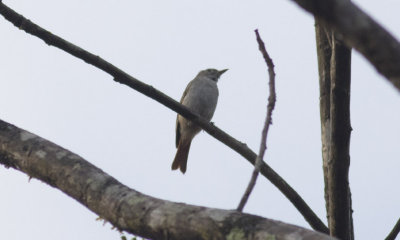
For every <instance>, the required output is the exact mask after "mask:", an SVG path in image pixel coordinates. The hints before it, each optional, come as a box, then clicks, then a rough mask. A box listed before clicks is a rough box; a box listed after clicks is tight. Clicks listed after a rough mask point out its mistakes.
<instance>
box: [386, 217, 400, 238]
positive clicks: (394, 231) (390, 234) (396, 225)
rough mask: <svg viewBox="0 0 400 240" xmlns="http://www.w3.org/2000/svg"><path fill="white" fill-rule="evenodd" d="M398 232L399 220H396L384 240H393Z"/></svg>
mask: <svg viewBox="0 0 400 240" xmlns="http://www.w3.org/2000/svg"><path fill="white" fill-rule="evenodd" d="M399 232H400V218H399V220H397V222H396V224H395V225H394V227H393V229H392V231H391V232H390V233H389V235H388V236H387V237H386V238H385V240H395V239H396V237H397V235H398V234H399Z"/></svg>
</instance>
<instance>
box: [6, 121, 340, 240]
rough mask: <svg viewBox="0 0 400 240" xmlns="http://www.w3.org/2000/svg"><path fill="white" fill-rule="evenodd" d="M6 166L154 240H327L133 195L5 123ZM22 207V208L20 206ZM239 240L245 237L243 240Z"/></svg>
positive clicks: (90, 167)
mask: <svg viewBox="0 0 400 240" xmlns="http://www.w3.org/2000/svg"><path fill="white" fill-rule="evenodd" d="M0 164H3V165H5V166H8V167H12V168H14V169H16V170H19V171H21V172H24V173H26V174H27V175H29V176H31V177H33V178H36V179H39V180H41V181H43V182H45V183H47V184H49V185H51V186H53V187H56V188H57V189H59V190H61V191H63V192H64V193H65V194H67V195H69V196H70V197H72V198H74V199H75V200H77V201H78V202H80V203H81V204H82V205H84V206H86V207H87V208H89V209H90V210H91V211H93V212H95V213H96V214H97V215H99V216H100V217H101V218H102V219H104V220H105V221H107V222H109V223H110V224H112V225H113V226H114V227H115V228H116V229H118V230H121V231H127V232H130V233H132V234H135V235H139V236H142V237H145V238H149V239H170V240H187V239H199V240H200V239H202V240H208V239H209V240H211V239H213V240H222V239H233V238H235V239H238V238H242V237H244V236H246V239H249V240H256V239H284V240H289V239H293V236H295V238H296V239H304V240H306V239H308V240H312V239H326V240H334V238H332V237H329V236H328V235H325V234H322V233H318V232H314V231H311V230H307V229H305V228H301V227H297V226H294V225H291V224H285V223H282V222H279V221H274V220H270V219H266V218H262V217H259V216H255V215H250V214H244V213H238V212H237V211H232V210H222V209H215V208H207V207H200V206H193V205H189V204H184V203H175V202H171V201H166V200H162V199H158V198H154V197H151V196H147V195H145V194H142V193H140V192H138V191H136V190H134V189H130V188H128V187H127V186H125V185H123V184H122V183H120V182H118V181H117V180H116V179H115V178H113V177H111V176H110V175H108V174H107V173H105V172H103V171H102V170H101V169H99V168H97V167H96V166H94V165H92V164H91V163H89V162H87V161H86V160H85V159H83V158H82V157H80V156H78V155H76V154H74V153H72V152H70V151H68V150H66V149H63V148H62V147H60V146H57V145H56V144H54V143H52V142H49V141H47V140H46V139H43V138H41V137H39V136H37V135H35V134H32V133H30V132H27V131H24V130H23V129H20V128H18V127H16V126H13V125H11V124H9V123H6V122H4V121H2V120H0ZM15 207H17V206H15ZM238 236H239V237H238Z"/></svg>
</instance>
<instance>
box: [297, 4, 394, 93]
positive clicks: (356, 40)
mask: <svg viewBox="0 0 400 240" xmlns="http://www.w3.org/2000/svg"><path fill="white" fill-rule="evenodd" d="M292 1H294V2H296V3H297V4H298V5H300V6H301V7H302V8H304V9H305V10H307V11H308V12H310V13H312V14H313V15H314V16H315V17H316V18H317V19H318V20H320V21H322V22H323V23H324V25H326V26H328V27H330V28H332V29H333V30H334V31H335V32H336V33H338V36H339V38H341V39H343V41H344V42H345V43H346V44H347V45H348V46H350V47H353V48H355V49H356V50H357V51H359V52H360V53H361V54H362V55H363V56H364V57H365V58H366V59H368V61H369V62H370V63H371V64H372V65H373V66H374V67H375V68H376V70H377V71H378V72H380V73H381V74H382V75H384V76H385V77H386V78H387V79H388V80H389V81H390V82H391V83H392V84H393V85H394V86H395V87H396V88H397V89H398V90H400V68H399V66H400V43H399V42H398V41H397V40H396V38H394V37H393V36H392V35H391V34H390V33H389V32H388V31H387V30H386V29H384V28H383V27H382V26H381V25H380V24H379V23H377V22H376V21H375V20H373V19H372V18H371V17H370V16H368V15H367V14H366V13H365V12H364V11H362V10H361V9H360V8H359V7H358V6H357V5H355V4H354V2H351V1H349V0H324V1H321V0H292Z"/></svg>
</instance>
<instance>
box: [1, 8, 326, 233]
mask: <svg viewBox="0 0 400 240" xmlns="http://www.w3.org/2000/svg"><path fill="white" fill-rule="evenodd" d="M0 14H1V15H3V16H4V18H6V19H7V20H8V21H10V22H11V23H13V24H14V25H15V26H16V27H17V28H19V29H21V30H24V31H25V32H27V33H29V34H32V35H34V36H36V37H38V38H40V39H42V40H43V41H45V43H47V44H48V45H50V46H55V47H57V48H60V49H62V50H64V51H65V52H67V53H69V54H71V55H73V56H75V57H77V58H79V59H82V60H84V61H85V62H86V63H88V64H91V65H93V66H95V67H97V68H99V69H101V70H103V71H105V72H107V73H109V74H110V75H111V76H113V77H114V80H115V81H116V82H119V83H121V84H124V85H127V86H129V87H131V88H133V89H135V90H136V91H138V92H140V93H142V94H144V95H146V96H148V97H150V98H152V99H154V100H156V101H157V102H159V103H161V104H163V105H164V106H166V107H168V108H169V109H171V110H173V111H175V112H177V113H179V114H180V115H182V116H184V117H185V118H187V119H189V120H191V121H193V122H195V123H196V124H198V125H199V126H200V127H201V128H203V129H204V130H205V131H206V132H207V133H209V134H210V135H211V136H213V137H214V138H216V139H218V140H219V141H221V142H222V143H224V144H225V145H227V146H228V147H230V148H231V149H233V150H234V151H236V152H237V153H239V154H240V155H242V156H243V157H244V158H246V159H247V160H248V161H249V162H250V163H252V164H253V165H254V163H255V159H256V157H257V155H256V154H255V153H254V152H253V151H252V150H251V149H249V148H248V147H247V146H246V144H244V143H241V142H239V141H238V140H236V139H234V138H233V137H231V136H230V135H228V134H227V133H225V132H224V131H222V130H221V129H219V128H217V127H216V126H214V125H213V124H210V123H209V122H208V121H206V120H205V119H203V118H201V117H199V116H198V115H196V114H194V113H192V112H191V111H190V110H189V109H188V108H186V107H185V106H183V105H181V104H180V103H178V102H177V101H175V100H174V99H172V98H170V97H168V96H167V95H165V94H164V93H162V92H160V91H159V90H157V89H155V88H154V87H152V86H150V85H147V84H145V83H143V82H141V81H139V80H137V79H136V78H134V77H132V76H130V75H128V74H127V73H125V72H124V71H122V70H120V69H119V68H117V67H116V66H114V65H112V64H110V63H108V62H107V61H105V60H104V59H102V58H100V57H99V56H96V55H94V54H92V53H90V52H88V51H86V50H84V49H82V48H80V47H78V46H76V45H74V44H72V43H70V42H68V41H66V40H64V39H62V38H60V37H58V36H56V35H54V34H52V33H50V32H49V31H47V30H45V29H43V28H41V27H40V26H38V25H36V24H34V23H32V22H31V21H30V20H28V19H26V18H25V17H23V16H22V15H20V14H18V13H16V12H15V11H14V10H12V9H11V8H9V7H7V6H6V5H5V4H3V3H2V2H1V1H0ZM260 172H261V174H262V175H264V176H265V177H266V178H267V179H268V180H269V181H271V182H272V183H273V184H274V185H275V186H276V187H277V188H278V189H279V190H280V191H281V192H282V193H283V194H284V195H285V196H286V197H287V198H288V199H289V201H290V202H292V203H293V205H294V206H295V207H296V208H297V210H298V211H299V212H300V213H301V214H302V215H303V217H304V218H305V220H306V221H307V222H308V223H309V224H310V225H311V227H312V228H313V229H315V230H317V231H320V232H328V228H327V227H326V226H325V225H324V223H323V222H322V221H321V220H320V219H319V218H318V216H317V215H316V214H315V213H314V212H313V211H312V209H311V208H310V207H309V206H308V205H307V204H306V202H305V201H304V200H303V199H302V198H301V197H300V195H299V194H298V193H297V192H296V191H295V190H294V189H293V188H292V187H291V186H290V185H289V184H288V183H287V182H286V181H285V180H284V179H283V178H282V177H281V176H279V175H278V174H277V173H276V172H275V171H274V170H273V169H272V168H271V167H269V166H268V165H267V164H265V163H262V165H261V167H260Z"/></svg>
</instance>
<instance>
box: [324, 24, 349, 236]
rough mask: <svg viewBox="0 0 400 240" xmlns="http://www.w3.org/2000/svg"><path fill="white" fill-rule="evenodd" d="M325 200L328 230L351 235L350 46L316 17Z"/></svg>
mask: <svg viewBox="0 0 400 240" xmlns="http://www.w3.org/2000/svg"><path fill="white" fill-rule="evenodd" d="M316 38H317V53H318V63H319V64H318V67H319V79H320V80H319V81H320V114H321V140H322V157H323V170H324V180H325V201H326V209H327V217H328V226H329V230H330V234H331V235H332V236H336V237H338V238H340V239H346V240H347V239H349V240H350V239H353V223H352V210H351V194H350V187H349V182H348V174H349V167H350V154H349V151H350V133H351V125H350V82H351V81H350V79H351V49H349V48H348V47H346V46H345V45H344V44H343V42H342V41H340V40H338V39H337V38H336V36H335V34H334V32H333V31H332V30H330V29H329V28H327V27H325V26H324V25H323V24H321V22H320V21H319V20H318V19H317V20H316Z"/></svg>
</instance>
